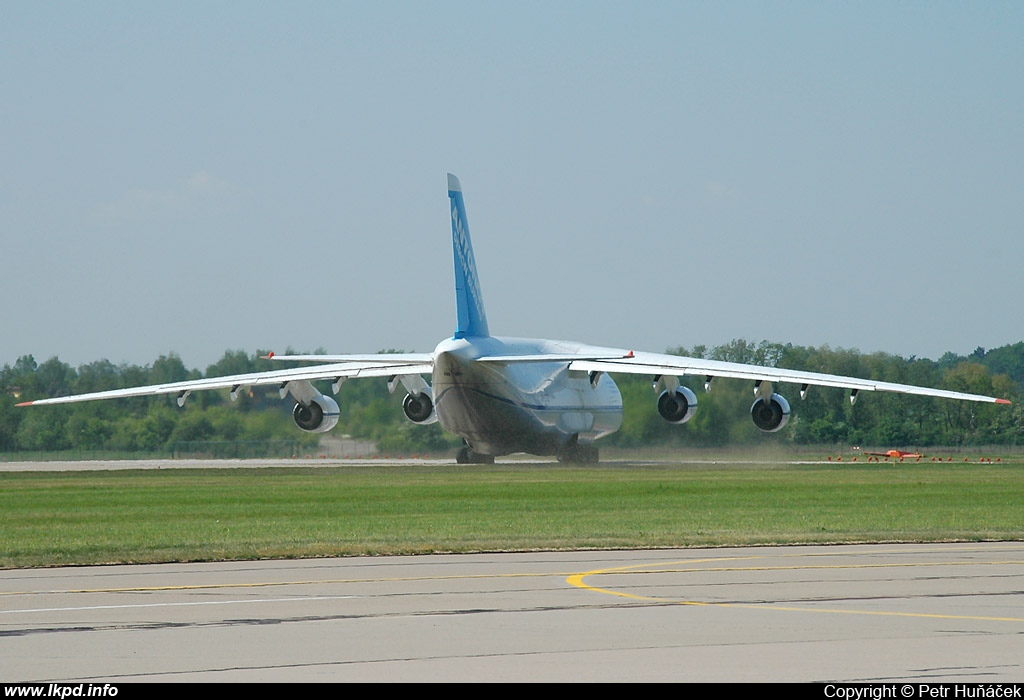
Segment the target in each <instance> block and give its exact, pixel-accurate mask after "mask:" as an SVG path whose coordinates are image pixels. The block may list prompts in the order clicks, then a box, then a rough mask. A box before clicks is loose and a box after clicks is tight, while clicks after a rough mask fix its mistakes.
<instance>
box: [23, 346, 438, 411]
mask: <svg viewBox="0 0 1024 700" xmlns="http://www.w3.org/2000/svg"><path fill="white" fill-rule="evenodd" d="M315 357H318V356H313V355H310V356H298V355H293V356H284V357H281V358H274V359H303V360H312V359H313V358H315ZM319 357H324V356H319ZM332 357H333V358H334V361H332V362H330V363H328V364H322V365H317V366H313V367H296V368H293V369H281V370H270V371H266V372H251V373H249V374H235V375H230V376H226V377H209V378H207V379H192V380H186V381H183V382H171V383H169V384H152V385H149V386H139V387H132V388H129V389H111V390H109V391H97V392H93V393H90V394H75V395H73V396H58V397H55V398H52V399H39V400H37V401H25V402H23V403H19V404H18V405H19V406H42V405H47V404H58V403H77V402H79V401H98V400H102V399H120V398H127V397H131V396H158V395H161V394H177V395H178V400H179V403H180V402H183V401H184V397H185V396H186V395H188V393H190V392H192V391H205V390H210V389H231V390H232V391H233V392H234V391H238V389H239V388H241V387H243V386H267V385H275V384H276V385H280V386H281V387H282V388H283V387H284V386H285V385H287V384H288V382H299V381H316V380H323V379H326V380H332V381H337V380H339V379H343V378H350V377H390V376H394V375H399V374H421V373H429V372H431V371H433V360H432V358H431V356H430V355H429V354H411V353H410V354H394V355H334V356H332Z"/></svg>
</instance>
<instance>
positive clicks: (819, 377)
mask: <svg viewBox="0 0 1024 700" xmlns="http://www.w3.org/2000/svg"><path fill="white" fill-rule="evenodd" d="M479 361H481V362H502V363H513V362H545V361H547V362H568V363H569V369H571V370H579V371H583V372H612V373H614V372H621V373H625V374H649V375H655V376H657V375H669V376H677V377H682V376H703V377H704V378H705V382H710V381H711V380H712V379H713V378H715V377H726V378H728V379H746V380H749V381H755V382H773V383H774V382H788V383H791V384H799V385H801V389H800V392H801V395H803V393H804V392H805V391H806V390H807V387H808V386H829V387H839V388H842V389H849V390H851V391H852V392H853V396H856V392H858V391H891V392H896V393H901V394H916V395H919V396H935V397H938V398H944V399H961V400H963V401H978V402H982V403H1000V404H1008V403H1010V402H1009V401H1008V400H1006V399H999V398H996V397H994V396H982V395H981V394H966V393H963V392H959V391H947V390H945V389H931V388H928V387H922V386H914V385H912V384H894V383H892V382H880V381H876V380H873V379H860V378H858V377H844V376H841V375H837V374H821V373H819V372H804V371H800V370H792V369H780V368H778V367H762V366H759V365H744V364H740V363H738V362H721V361H718V360H704V359H700V358H695V357H681V356H677V355H662V354H658V353H650V352H636V353H634V352H633V351H631V350H616V349H612V348H581V349H580V352H578V353H576V354H550V355H504V356H492V357H482V358H480V359H479Z"/></svg>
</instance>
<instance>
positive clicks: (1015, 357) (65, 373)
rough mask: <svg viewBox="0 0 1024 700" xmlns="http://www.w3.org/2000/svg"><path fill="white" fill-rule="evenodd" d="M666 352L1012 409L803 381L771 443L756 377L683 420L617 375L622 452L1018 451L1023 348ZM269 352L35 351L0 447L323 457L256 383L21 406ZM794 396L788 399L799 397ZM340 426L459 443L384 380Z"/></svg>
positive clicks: (350, 401) (3, 398)
mask: <svg viewBox="0 0 1024 700" xmlns="http://www.w3.org/2000/svg"><path fill="white" fill-rule="evenodd" d="M669 352H670V353H673V354H679V355H689V356H693V357H703V358H708V359H714V360H725V361H731V362H743V363H753V364H760V365H767V366H777V367H783V368H789V369H802V370H809V371H814V372H824V373H828V374H842V375H849V376H856V377H863V378H868V379H878V380H881V381H887V382H898V383H903V384H918V385H922V386H931V387H939V388H944V389H951V390H954V391H963V392H970V393H977V394H986V395H991V396H999V397H1003V398H1008V399H1010V400H1012V401H1014V404H1013V405H1012V406H1009V407H1007V406H996V405H992V404H975V403H969V402H963V401H949V400H943V399H934V398H930V397H922V396H907V395H901V394H889V393H883V392H871V393H865V394H862V395H861V397H860V398H859V400H858V401H857V402H856V403H855V404H851V402H850V401H849V393H848V392H846V391H843V390H840V389H829V388H825V387H811V388H810V390H809V392H808V395H807V397H806V399H804V400H800V399H799V397H798V396H797V395H796V393H797V392H796V387H791V386H789V385H782V386H780V387H776V391H779V392H780V393H782V394H784V395H786V396H787V398H788V399H789V400H790V405H791V406H792V418H791V421H790V424H789V426H788V427H787V428H786V429H785V430H784V431H783V432H782V433H778V434H774V435H765V434H763V433H761V432H760V431H758V430H757V429H756V428H755V427H754V425H753V424H752V422H751V421H750V418H749V409H750V405H751V403H752V402H753V396H752V392H751V387H750V386H748V383H747V382H742V381H735V380H721V381H717V382H715V383H714V385H713V390H712V391H711V392H710V393H705V392H704V386H703V384H704V378H703V377H699V378H693V379H692V381H690V380H687V381H684V382H683V383H686V384H688V385H689V386H690V388H691V389H693V390H694V392H695V393H697V395H698V399H699V404H700V405H699V408H698V411H697V414H696V415H695V416H694V418H693V419H692V420H691V421H689V422H688V423H686V424H685V425H681V426H680V425H674V424H669V423H666V422H665V421H664V420H662V419H661V417H660V416H659V415H658V413H657V410H656V407H655V400H656V396H655V394H654V392H653V391H652V389H651V381H650V378H645V377H639V376H633V375H629V376H623V375H619V376H616V377H615V380H616V383H617V384H618V385H619V389H620V391H621V393H622V399H623V404H624V411H623V426H622V429H621V430H620V431H619V432H617V433H615V434H614V435H612V436H610V437H609V438H607V439H605V440H604V441H602V444H605V445H613V446H619V447H648V446H665V447H672V446H680V447H684V446H709V447H710V446H726V445H750V444H759V443H762V442H774V441H780V440H781V441H791V442H793V443H797V444H804V445H837V444H860V445H875V446H886V447H905V446H916V447H928V446H939V445H942V446H967V445H1010V446H1012V445H1017V444H1018V441H1022V442H1024V440H1021V438H1022V436H1024V434H1022V427H1024V413H1022V411H1024V409H1022V407H1021V406H1020V404H1019V402H1018V401H1016V399H1017V398H1018V396H1019V394H1020V389H1021V386H1022V385H1024V342H1021V343H1017V344H1015V345H1008V346H1005V347H1002V348H997V349H995V350H991V351H986V350H985V349H984V348H978V349H977V350H975V351H974V352H973V353H971V354H970V355H968V356H959V355H955V354H952V353H946V354H945V355H943V356H942V357H941V358H940V359H939V360H937V361H933V360H929V359H919V358H915V357H911V358H903V357H900V356H898V355H890V354H886V353H874V354H863V353H860V352H859V351H857V350H846V349H832V348H829V347H827V346H823V347H817V348H815V347H802V346H796V345H792V344H779V343H770V342H767V341H761V342H749V341H746V340H742V339H740V340H734V341H732V342H730V343H727V344H725V345H720V346H717V347H714V348H708V347H706V346H696V347H693V348H689V349H687V348H683V347H679V348H674V349H672V350H669ZM262 354H263V353H261V352H256V353H254V354H251V355H250V354H247V353H245V352H244V351H240V350H235V351H228V352H226V353H225V354H224V356H223V357H222V358H221V359H220V360H219V361H218V362H216V363H215V364H213V365H210V366H209V367H207V369H206V372H205V373H201V372H199V371H198V370H196V369H188V368H186V367H185V365H184V363H183V362H182V361H181V358H180V357H178V356H177V355H175V354H169V355H162V356H160V357H159V358H157V359H156V360H155V361H154V362H153V363H152V364H150V365H145V366H139V365H129V364H122V365H114V364H113V363H111V362H109V361H107V360H98V361H96V362H91V363H88V364H85V365H81V366H79V367H77V368H73V367H71V366H70V365H68V364H67V363H64V362H61V361H60V360H59V359H58V358H56V357H54V358H51V359H49V360H46V361H45V362H43V363H41V364H39V363H37V362H36V360H35V359H34V358H33V357H32V356H31V355H25V356H22V357H20V358H18V360H17V361H16V362H15V363H14V364H13V365H8V364H5V365H4V366H3V368H2V370H0V452H2V453H9V452H21V451H49V452H54V451H57V452H59V451H64V450H77V451H92V450H110V451H118V452H131V453H152V454H155V453H167V452H169V451H171V450H173V449H174V446H175V445H178V444H182V443H203V442H211V443H212V442H217V441H236V442H237V441H268V440H291V441H295V442H296V444H298V445H300V446H301V449H303V450H311V449H315V446H316V444H317V442H318V440H319V436H318V435H310V434H306V433H303V432H301V431H300V430H298V429H297V428H296V427H295V425H294V423H293V422H292V420H291V408H292V404H291V402H290V401H282V400H281V399H280V397H279V396H278V394H277V391H276V390H275V389H260V388H253V389H251V390H249V391H246V392H242V393H241V395H240V396H239V398H238V400H237V401H230V400H229V399H228V395H227V392H226V391H225V392H217V391H209V392H195V393H193V394H192V395H191V396H190V397H189V399H188V401H187V403H186V406H185V408H184V409H182V408H179V407H178V406H177V405H176V402H175V398H174V397H172V396H157V397H137V398H129V399H120V400H114V401H93V402H87V403H77V404H68V405H58V406H47V407H39V408H32V409H27V408H17V407H16V406H15V404H16V403H18V402H19V401H27V400H32V399H38V398H46V397H50V396H61V395H68V394H78V393H85V392H93V391H104V390H108V389H119V388H125V387H131V386H139V385H145V384H162V383H168V382H175V381H184V380H187V379H199V378H202V377H216V376H224V375H229V374H242V373H249V372H258V371H262V370H268V369H280V368H281V367H282V365H281V363H278V362H275V363H273V365H271V363H270V362H269V361H267V360H263V359H260V356H261V355H262ZM791 394H792V395H791ZM337 398H338V403H339V405H340V407H341V418H340V420H339V423H338V427H337V428H335V430H334V431H333V433H334V434H347V435H350V436H352V437H353V438H356V439H365V440H372V441H375V442H377V444H378V447H379V448H380V449H381V450H382V451H391V452H397V451H405V452H408V453H411V452H438V451H442V450H445V449H448V448H453V447H456V446H457V445H458V444H459V441H458V439H457V438H454V437H452V436H450V435H448V434H446V433H444V431H443V430H442V429H441V428H440V426H439V425H437V424H433V425H429V426H421V425H414V424H412V423H410V422H409V421H407V420H406V419H405V418H404V416H403V414H402V409H401V396H398V395H395V396H392V395H390V394H389V393H388V391H387V386H386V380H384V379H365V380H360V381H358V382H356V381H353V382H347V383H346V384H345V385H344V386H343V388H342V390H341V393H340V394H339V396H338V397H337Z"/></svg>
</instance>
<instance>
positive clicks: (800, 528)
mask: <svg viewBox="0 0 1024 700" xmlns="http://www.w3.org/2000/svg"><path fill="white" fill-rule="evenodd" d="M989 539H995V540H1018V539H1024V458H1021V457H1015V458H1012V459H1008V458H1003V459H1002V461H1000V462H998V463H984V464H979V463H977V462H972V463H965V462H946V463H941V464H936V463H931V462H920V463H901V464H893V463H870V464H869V463H864V462H859V463H855V464H854V463H849V462H844V463H842V464H821V463H819V464H797V463H792V462H770V463H757V462H753V463H751V462H742V463H741V462H734V463H730V464H713V463H711V462H703V463H687V464H674V463H671V462H662V463H643V464H628V463H614V464H609V465H602V466H597V467H592V468H579V467H566V466H562V465H557V464H527V463H515V464H498V465H496V466H489V467H479V466H473V467H462V466H456V465H428V466H407V465H400V466H392V465H385V464H380V465H374V466H352V467H319V468H304V467H287V466H282V467H281V468H260V469H246V468H242V469H209V470H198V469H163V470H144V471H142V470H140V471H93V472H6V473H0V566H2V567H21V566H49V565H58V564H96V563H113V562H166V561H192V560H218V559H253V558H278V557H312V556H326V555H368V554H398V553H424V552H470V551H508V550H538V549H577V548H644V547H686V546H728V545H752V544H789V543H831V542H893V541H915V542H916V541H950V540H989Z"/></svg>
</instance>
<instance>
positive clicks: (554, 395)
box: [432, 337, 622, 455]
mask: <svg viewBox="0 0 1024 700" xmlns="http://www.w3.org/2000/svg"><path fill="white" fill-rule="evenodd" d="M584 347H585V346H582V345H579V344H576V343H567V342H555V341H550V340H533V339H519V338H515V339H513V338H495V337H486V338H456V339H450V340H445V341H442V342H441V343H440V344H439V345H438V346H437V348H436V349H435V351H434V373H433V382H432V386H433V394H434V404H435V408H436V410H437V417H438V420H439V421H440V423H441V426H442V427H443V428H444V429H445V430H447V431H448V432H450V433H453V434H455V435H458V436H460V437H462V438H464V439H465V440H466V442H467V444H468V445H469V447H470V448H472V450H473V451H474V452H477V453H480V454H485V455H503V454H509V453H511V452H524V451H525V452H529V453H531V454H541V455H550V454H559V453H560V452H561V451H562V450H564V449H565V447H566V446H567V445H570V444H573V443H575V442H577V441H578V442H579V443H592V442H593V441H594V440H596V439H597V438H599V437H601V436H603V435H608V434H609V433H613V432H615V431H616V430H618V429H619V428H620V427H621V426H622V396H621V395H620V394H619V388H618V387H617V386H616V385H615V382H614V381H612V379H611V377H609V376H608V375H607V374H604V373H599V374H597V375H594V376H593V377H591V375H590V374H589V373H587V372H577V371H570V370H569V369H568V363H567V362H515V363H502V362H478V361H477V359H478V358H480V357H484V356H509V355H524V356H528V355H537V354H552V353H559V354H563V355H564V354H572V353H575V352H577V351H579V350H580V349H583V348H584Z"/></svg>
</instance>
